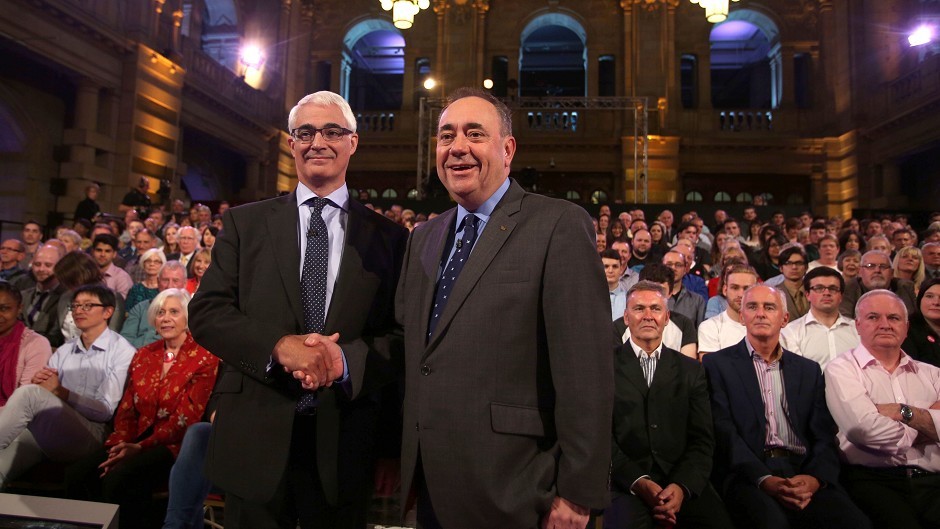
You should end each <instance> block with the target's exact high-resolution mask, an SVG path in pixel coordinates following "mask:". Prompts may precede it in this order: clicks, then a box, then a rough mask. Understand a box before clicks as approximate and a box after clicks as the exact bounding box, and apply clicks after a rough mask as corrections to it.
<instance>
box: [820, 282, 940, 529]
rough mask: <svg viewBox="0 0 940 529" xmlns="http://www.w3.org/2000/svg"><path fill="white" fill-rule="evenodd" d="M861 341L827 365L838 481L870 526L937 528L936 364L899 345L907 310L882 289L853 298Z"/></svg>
mask: <svg viewBox="0 0 940 529" xmlns="http://www.w3.org/2000/svg"><path fill="white" fill-rule="evenodd" d="M855 325H856V327H857V328H858V334H859V337H860V338H861V344H860V345H859V346H858V347H856V348H855V349H852V350H851V351H847V352H845V353H843V354H841V355H839V357H838V358H836V359H835V360H833V361H831V362H829V365H828V366H826V401H827V402H828V404H829V409H830V410H832V417H833V418H834V419H835V421H836V424H837V425H838V427H839V433H838V441H839V449H840V450H841V451H842V458H843V461H844V462H845V463H846V464H845V465H843V468H842V483H843V484H844V485H845V488H846V489H847V490H848V491H849V495H850V496H851V497H852V499H854V500H855V503H856V504H858V505H859V506H860V507H861V508H862V510H864V511H865V512H866V513H867V514H868V516H869V517H871V520H872V522H873V523H874V525H875V527H903V528H904V529H918V528H921V527H923V528H927V527H940V441H938V439H940V436H938V433H937V432H938V428H937V424H938V423H940V409H938V408H940V404H938V401H940V368H937V367H935V366H932V365H930V364H926V363H923V362H919V361H917V360H914V359H913V358H911V357H910V356H908V355H907V354H906V353H905V352H904V351H902V350H901V343H902V342H903V341H904V338H905V336H906V335H907V327H908V321H907V309H906V307H905V305H904V302H903V300H902V299H900V298H899V297H898V296H897V295H896V294H894V293H893V292H889V291H887V290H873V291H871V292H868V293H866V294H864V295H863V296H862V297H861V298H859V300H858V305H857V306H856V308H855Z"/></svg>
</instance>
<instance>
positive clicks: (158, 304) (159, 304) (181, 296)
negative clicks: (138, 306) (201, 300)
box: [147, 288, 189, 329]
mask: <svg viewBox="0 0 940 529" xmlns="http://www.w3.org/2000/svg"><path fill="white" fill-rule="evenodd" d="M170 298H176V299H178V300H179V302H180V306H181V307H183V317H185V318H186V322H187V323H188V322H189V292H186V291H185V290H183V289H182V288H168V289H166V290H164V291H162V292H160V293H159V294H157V297H155V298H153V301H151V302H150V306H149V307H147V323H149V324H150V326H151V327H153V328H154V329H156V328H157V313H158V312H160V310H161V309H163V305H165V304H166V300H168V299H170Z"/></svg>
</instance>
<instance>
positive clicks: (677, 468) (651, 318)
mask: <svg viewBox="0 0 940 529" xmlns="http://www.w3.org/2000/svg"><path fill="white" fill-rule="evenodd" d="M643 271H644V272H645V271H646V268H644V269H643ZM642 273H643V272H641V274H642ZM665 292H666V291H665V290H664V289H663V287H662V286H661V285H660V284H657V283H654V282H651V281H640V282H639V283H637V284H636V285H635V286H633V288H631V289H630V292H629V293H628V294H627V310H626V311H625V314H624V318H625V319H626V320H627V326H628V327H629V329H630V338H629V339H628V340H627V342H626V343H625V344H623V345H622V346H621V347H620V348H619V349H618V350H617V354H616V357H615V359H614V429H613V455H612V463H611V474H610V481H611V492H612V501H611V505H610V507H608V508H607V509H606V510H605V511H604V527H605V529H626V528H628V527H629V528H652V527H653V525H654V524H656V525H662V524H669V525H678V527H723V528H731V527H732V524H731V520H730V519H729V518H728V513H727V512H725V509H724V506H723V505H722V503H721V499H720V498H719V497H718V493H716V492H715V490H714V489H713V488H712V486H711V485H710V484H709V482H708V477H709V474H710V473H711V468H712V456H713V451H714V448H715V439H714V436H713V433H712V418H711V410H710V406H709V402H708V384H707V382H706V380H705V371H704V370H703V369H702V366H701V364H699V363H698V362H697V361H695V360H694V359H691V358H687V357H685V356H683V355H682V354H680V353H679V352H678V351H675V350H673V349H669V348H668V347H665V346H664V345H663V341H662V336H663V334H662V333H663V329H664V328H665V327H666V323H667V322H668V321H669V309H668V308H667V306H668V302H667V298H666V295H665Z"/></svg>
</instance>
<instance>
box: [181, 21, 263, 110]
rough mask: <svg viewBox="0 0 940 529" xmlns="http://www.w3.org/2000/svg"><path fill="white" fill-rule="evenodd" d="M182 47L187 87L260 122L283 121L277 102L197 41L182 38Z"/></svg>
mask: <svg viewBox="0 0 940 529" xmlns="http://www.w3.org/2000/svg"><path fill="white" fill-rule="evenodd" d="M182 48H183V65H184V67H185V68H186V69H187V72H186V85H187V86H189V87H192V88H194V89H197V90H199V91H200V92H202V93H203V94H204V95H206V96H207V97H209V98H211V99H213V100H221V101H222V102H223V103H225V104H226V105H227V106H229V107H230V108H232V109H233V110H235V111H237V112H238V113H240V114H247V115H248V116H249V117H250V118H252V119H254V120H256V121H258V122H260V123H266V124H268V123H275V122H277V121H278V120H279V119H280V117H279V116H280V111H279V104H278V102H277V101H276V100H274V99H272V98H270V97H268V95H267V94H265V93H264V92H262V91H260V90H255V89H254V88H252V87H251V86H248V85H247V84H245V81H244V79H242V78H241V77H239V76H237V75H235V73H234V72H232V71H231V70H229V69H228V68H226V67H225V66H222V65H221V64H219V63H218V62H217V61H216V60H215V59H213V58H212V57H210V56H209V55H208V54H206V53H205V52H203V51H202V50H201V49H199V44H198V43H197V42H194V41H192V40H189V39H183V45H182Z"/></svg>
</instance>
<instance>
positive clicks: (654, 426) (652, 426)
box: [650, 424, 659, 430]
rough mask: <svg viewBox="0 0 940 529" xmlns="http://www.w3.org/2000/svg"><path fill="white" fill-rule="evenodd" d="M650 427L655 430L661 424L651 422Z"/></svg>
mask: <svg viewBox="0 0 940 529" xmlns="http://www.w3.org/2000/svg"><path fill="white" fill-rule="evenodd" d="M650 428H652V429H653V430H655V429H656V428H659V426H657V425H656V424H651V425H650Z"/></svg>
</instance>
